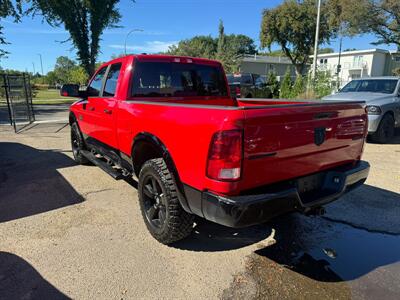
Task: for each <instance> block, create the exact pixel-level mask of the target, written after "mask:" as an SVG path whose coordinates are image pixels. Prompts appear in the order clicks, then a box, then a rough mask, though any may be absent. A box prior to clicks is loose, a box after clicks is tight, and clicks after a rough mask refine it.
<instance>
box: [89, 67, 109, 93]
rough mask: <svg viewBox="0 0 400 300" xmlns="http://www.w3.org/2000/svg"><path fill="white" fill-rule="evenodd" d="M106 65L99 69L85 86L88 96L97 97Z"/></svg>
mask: <svg viewBox="0 0 400 300" xmlns="http://www.w3.org/2000/svg"><path fill="white" fill-rule="evenodd" d="M106 70H107V66H106V67H103V68H102V69H100V71H99V72H97V74H96V75H95V76H94V78H93V80H92V82H91V83H90V84H89V86H88V88H87V94H88V96H89V97H97V96H99V95H100V90H101V85H102V83H103V77H104V73H106Z"/></svg>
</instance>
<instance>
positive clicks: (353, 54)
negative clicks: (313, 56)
mask: <svg viewBox="0 0 400 300" xmlns="http://www.w3.org/2000/svg"><path fill="white" fill-rule="evenodd" d="M338 64H339V53H338V52H335V53H326V54H320V55H318V59H317V67H318V69H319V70H326V71H330V72H331V75H332V80H333V81H336V76H337V75H336V72H337V66H338ZM340 65H341V70H340V72H339V81H340V86H343V85H344V84H346V83H347V82H349V81H351V80H352V79H355V78H360V77H373V76H391V75H393V70H394V69H396V68H400V52H399V51H389V50H383V49H368V50H355V51H346V52H342V53H341V55H340Z"/></svg>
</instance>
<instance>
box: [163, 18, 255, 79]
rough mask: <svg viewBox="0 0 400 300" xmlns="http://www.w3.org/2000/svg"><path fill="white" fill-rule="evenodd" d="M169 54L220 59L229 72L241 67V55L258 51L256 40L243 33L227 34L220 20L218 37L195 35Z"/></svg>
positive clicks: (172, 48)
mask: <svg viewBox="0 0 400 300" xmlns="http://www.w3.org/2000/svg"><path fill="white" fill-rule="evenodd" d="M167 53H168V54H172V55H182V56H193V57H204V58H209V59H218V60H219V61H221V63H222V64H223V66H224V68H225V70H226V71H227V72H235V71H238V69H239V64H240V57H241V56H243V55H244V54H254V53H257V50H256V45H255V44H254V41H253V40H252V39H251V38H250V37H248V36H246V35H243V34H237V35H236V34H230V35H226V34H225V29H224V24H223V23H222V21H220V24H219V35H218V38H216V39H214V38H212V37H211V36H195V37H193V38H191V39H186V40H182V41H180V42H179V43H178V45H173V46H171V47H170V48H169V50H168V51H167Z"/></svg>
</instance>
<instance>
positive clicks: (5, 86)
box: [2, 74, 13, 126]
mask: <svg viewBox="0 0 400 300" xmlns="http://www.w3.org/2000/svg"><path fill="white" fill-rule="evenodd" d="M2 76H3V83H4V91H5V95H6V102H7V109H8V118H9V120H10V125H11V126H12V125H13V122H12V114H11V106H10V99H9V95H8V85H7V80H6V76H7V75H6V74H2Z"/></svg>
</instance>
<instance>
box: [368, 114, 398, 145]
mask: <svg viewBox="0 0 400 300" xmlns="http://www.w3.org/2000/svg"><path fill="white" fill-rule="evenodd" d="M394 126H395V121H394V118H393V116H392V115H390V114H386V115H384V116H383V118H382V120H381V122H380V123H379V126H378V130H377V131H376V132H375V133H373V134H372V135H371V140H372V141H373V142H376V143H380V144H386V143H389V142H390V141H391V140H392V139H393V137H394Z"/></svg>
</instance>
